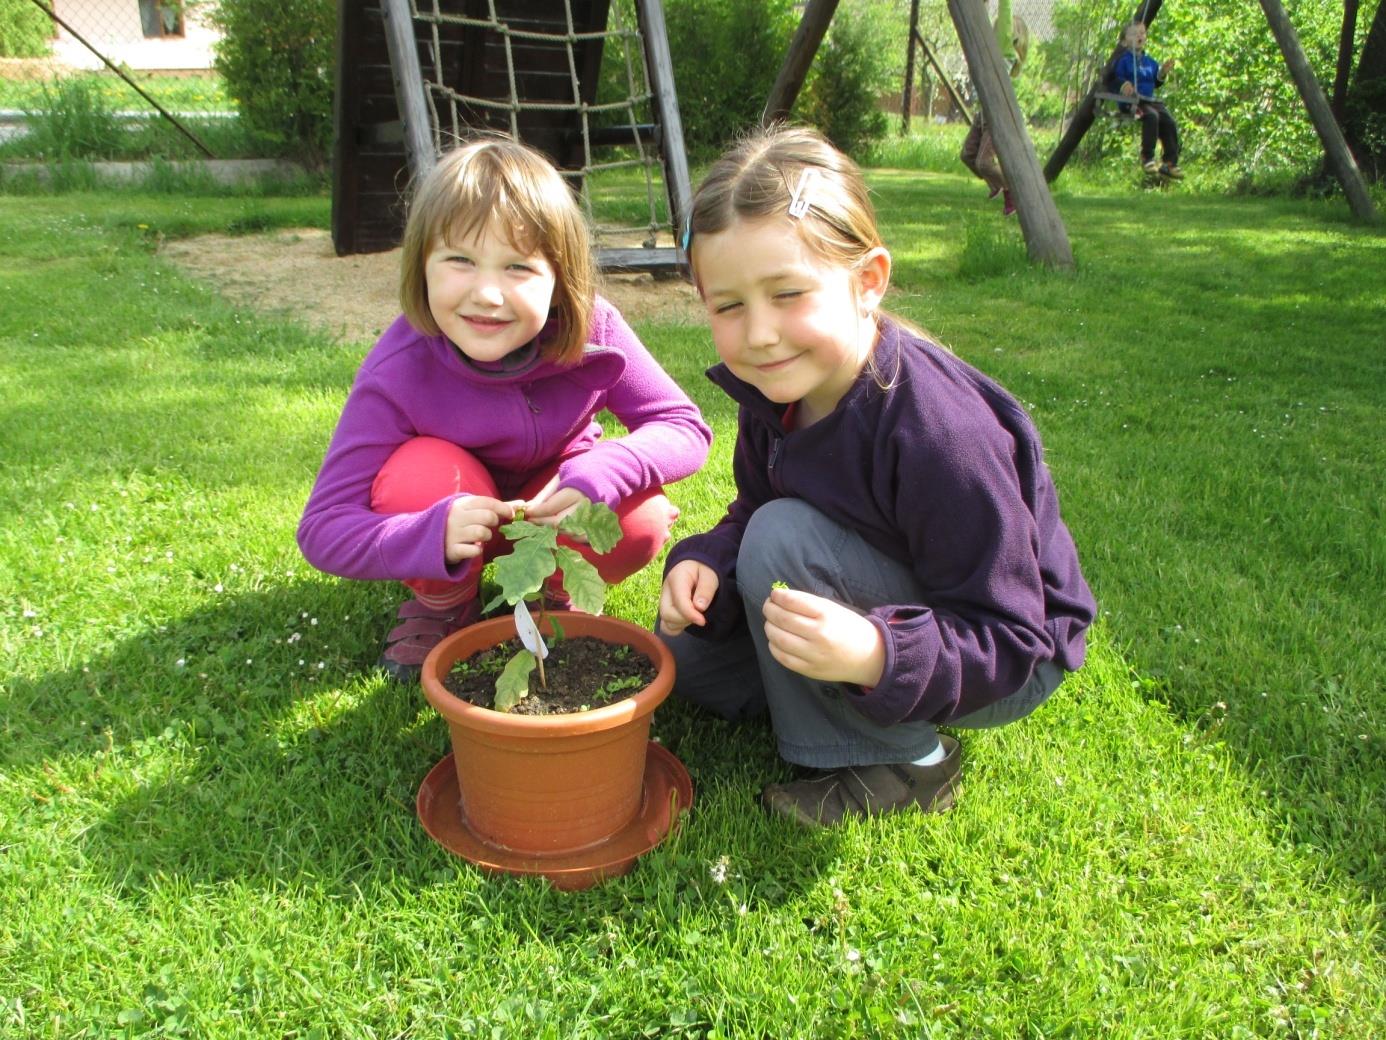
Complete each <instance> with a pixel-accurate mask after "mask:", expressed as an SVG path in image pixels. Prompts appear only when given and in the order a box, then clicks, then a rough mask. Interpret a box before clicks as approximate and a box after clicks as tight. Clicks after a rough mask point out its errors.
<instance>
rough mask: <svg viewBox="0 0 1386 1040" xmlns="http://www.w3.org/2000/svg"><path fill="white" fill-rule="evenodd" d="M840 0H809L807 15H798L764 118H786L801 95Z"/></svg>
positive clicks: (768, 120) (771, 119)
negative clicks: (797, 21) (797, 25)
mask: <svg viewBox="0 0 1386 1040" xmlns="http://www.w3.org/2000/svg"><path fill="white" fill-rule="evenodd" d="M837 3H838V0H808V6H807V7H805V8H804V16H803V17H802V18H801V19H799V28H797V29H795V30H794V39H792V40H790V42H789V53H788V54H786V55H785V56H784V64H783V65H781V66H780V74H779V75H778V76H776V77H775V85H774V86H773V87H771V88H770V97H769V99H768V100H767V101H766V102H765V111H764V112H763V113H762V114H761V122H763V123H766V124H769V123H773V122H775V121H776V120H779V119H787V118H788V117H789V111H790V109H792V108H793V107H794V102H795V100H797V99H798V97H799V90H800V88H802V87H803V85H804V78H805V77H806V76H807V75H808V70H809V66H810V65H812V64H813V56H814V55H815V54H817V53H818V45H819V44H821V43H822V42H823V37H824V36H825V35H827V32H828V23H829V22H831V21H832V20H833V12H834V11H836V10H837Z"/></svg>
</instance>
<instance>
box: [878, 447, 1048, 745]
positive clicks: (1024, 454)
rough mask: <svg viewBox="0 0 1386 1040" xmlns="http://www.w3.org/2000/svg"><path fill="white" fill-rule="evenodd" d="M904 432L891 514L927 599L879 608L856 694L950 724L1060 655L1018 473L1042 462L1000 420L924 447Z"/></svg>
mask: <svg viewBox="0 0 1386 1040" xmlns="http://www.w3.org/2000/svg"><path fill="white" fill-rule="evenodd" d="M916 440H917V439H916V438H912V437H907V436H903V435H902V436H897V437H896V443H897V445H899V456H898V457H899V460H900V461H899V465H898V467H897V468H896V473H897V474H910V478H909V480H908V481H905V480H901V481H900V482H899V486H900V488H901V490H900V493H899V494H898V496H897V498H896V502H897V515H896V522H897V523H898V524H899V527H900V529H901V530H902V531H905V532H907V541H908V551H909V556H910V559H911V560H912V561H914V562H913V567H914V569H915V572H916V574H917V575H918V577H919V581H920V584H921V585H922V586H923V587H924V588H925V589H926V590H927V593H926V596H925V599H926V600H927V602H922V603H908V604H893V605H885V606H880V607H877V608H875V609H873V610H871V611H870V612H869V613H868V615H867V616H868V618H869V619H870V620H871V622H872V624H874V625H875V626H876V629H877V631H879V632H880V633H881V636H882V638H883V639H884V642H885V649H886V661H885V668H884V671H883V673H882V679H881V681H880V683H879V684H878V685H876V686H875V687H873V688H870V689H868V690H864V691H863V692H862V695H861V696H859V697H853V698H851V703H852V704H853V705H854V706H855V707H856V708H857V709H858V710H859V711H860V712H861V713H862V714H864V715H865V716H867V717H868V718H870V719H872V720H873V721H875V722H877V723H878V724H881V725H891V724H893V723H897V722H903V721H913V720H917V719H927V720H929V721H931V722H934V723H942V722H946V721H948V720H949V719H953V718H957V717H960V716H962V715H966V714H969V713H971V712H972V711H975V710H977V709H978V708H981V707H984V706H986V705H987V704H990V703H993V702H995V701H997V700H1000V699H1002V698H1004V697H1007V696H1009V695H1010V694H1012V693H1014V692H1015V691H1016V690H1018V689H1019V688H1020V687H1021V686H1022V685H1024V683H1025V681H1026V680H1027V679H1028V678H1029V676H1030V673H1031V671H1032V670H1033V668H1034V666H1035V664H1036V663H1037V662H1038V661H1040V660H1048V659H1049V658H1051V657H1052V656H1053V655H1054V646H1053V640H1052V638H1051V637H1050V636H1049V634H1048V633H1047V631H1046V628H1045V596H1044V581H1043V577H1042V574H1041V568H1040V561H1039V549H1038V547H1039V543H1040V537H1039V533H1038V531H1037V525H1036V522H1035V519H1034V515H1033V513H1032V511H1031V509H1030V507H1029V504H1028V503H1027V502H1026V500H1025V498H1026V492H1025V490H1024V489H1025V488H1026V487H1027V486H1029V482H1028V480H1027V479H1026V476H1025V475H1023V474H1022V472H1021V471H1027V470H1030V469H1031V468H1032V467H1034V466H1036V465H1042V462H1041V461H1040V460H1039V458H1038V447H1037V445H1035V444H1021V445H1019V446H1015V445H1014V444H1013V442H1012V440H1011V437H1010V435H1009V434H1008V433H1007V431H1006V430H1004V429H1003V428H1001V427H1000V426H999V425H996V424H992V428H990V429H988V428H985V427H982V426H976V427H973V428H972V429H964V430H950V431H946V432H944V433H942V434H940V435H938V436H935V437H934V438H933V439H932V442H931V444H930V445H929V446H928V448H927V449H925V450H920V449H919V448H918V446H917V444H916V443H912V442H914V441H916Z"/></svg>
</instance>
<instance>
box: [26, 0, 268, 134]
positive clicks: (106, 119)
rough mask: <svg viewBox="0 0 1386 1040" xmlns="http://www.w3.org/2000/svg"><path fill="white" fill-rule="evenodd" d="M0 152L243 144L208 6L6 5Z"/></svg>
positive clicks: (135, 0) (154, 1) (96, 0)
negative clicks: (217, 56)
mask: <svg viewBox="0 0 1386 1040" xmlns="http://www.w3.org/2000/svg"><path fill="white" fill-rule="evenodd" d="M0 23H4V24H3V25H0V30H3V32H0V36H3V39H4V41H5V43H6V44H7V46H6V47H5V50H6V51H7V52H8V53H9V54H10V55H20V56H9V57H0V150H4V151H8V152H10V153H11V154H31V155H39V156H43V157H47V158H62V157H63V156H62V155H59V154H54V153H55V152H56V151H60V150H62V149H64V148H66V149H73V150H81V151H86V152H92V153H105V156H104V157H108V158H121V157H126V156H131V157H134V156H139V155H142V154H149V153H151V152H152V153H154V154H162V155H167V156H170V157H180V156H183V155H198V154H201V155H204V156H210V155H217V156H219V157H225V156H226V155H227V154H228V153H238V152H242V151H243V150H244V144H243V143H242V142H240V141H239V140H238V134H237V130H236V123H237V119H236V105H235V103H234V101H233V100H232V99H231V98H229V97H228V96H227V94H226V90H225V86H224V84H223V81H222V78H221V76H220V75H218V74H217V72H216V70H215V68H214V64H215V46H216V43H217V40H218V38H219V33H218V30H217V28H216V24H215V3H213V2H191V0H41V2H39V3H35V2H32V0H5V2H4V3H3V4H0Z"/></svg>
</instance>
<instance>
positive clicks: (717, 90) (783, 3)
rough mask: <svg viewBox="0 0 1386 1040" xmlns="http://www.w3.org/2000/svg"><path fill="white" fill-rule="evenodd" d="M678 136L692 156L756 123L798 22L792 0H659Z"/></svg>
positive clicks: (717, 148)
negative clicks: (675, 99) (679, 122)
mask: <svg viewBox="0 0 1386 1040" xmlns="http://www.w3.org/2000/svg"><path fill="white" fill-rule="evenodd" d="M664 17H665V21H666V23H667V24H668V29H669V40H670V43H671V46H672V49H673V55H674V82H675V84H676V87H677V89H678V95H679V114H680V116H681V118H682V120H683V133H684V143H685V146H686V147H687V149H688V153H689V156H690V158H691V159H693V160H694V161H695V162H696V161H699V160H706V159H708V158H711V157H712V156H715V155H716V154H718V153H719V152H721V150H722V149H723V148H724V147H725V146H726V144H727V143H728V142H729V141H730V140H731V139H732V138H733V137H735V136H736V134H737V133H738V132H740V131H742V130H745V129H746V128H747V127H751V126H755V125H757V124H758V123H759V122H760V117H761V113H762V112H763V111H764V109H765V101H766V99H767V98H768V97H769V96H770V88H771V87H772V86H773V85H774V82H775V76H776V74H777V73H778V72H779V70H780V65H781V63H782V62H783V61H784V55H785V52H786V51H787V50H788V48H789V40H790V37H791V36H792V35H793V33H794V27H795V25H796V24H797V23H798V16H797V14H795V12H794V7H793V3H792V0H665V3H664Z"/></svg>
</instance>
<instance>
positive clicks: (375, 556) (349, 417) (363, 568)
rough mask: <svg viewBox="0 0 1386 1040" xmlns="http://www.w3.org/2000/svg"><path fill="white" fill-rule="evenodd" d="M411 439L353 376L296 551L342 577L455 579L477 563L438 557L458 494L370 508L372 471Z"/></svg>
mask: <svg viewBox="0 0 1386 1040" xmlns="http://www.w3.org/2000/svg"><path fill="white" fill-rule="evenodd" d="M413 436H415V430H414V428H413V424H412V423H411V422H410V421H409V418H408V416H407V415H405V413H404V412H403V410H402V409H401V408H400V407H399V406H398V404H397V403H396V402H395V401H394V399H393V398H392V397H391V395H389V394H388V393H386V392H385V391H384V390H383V389H382V387H381V386H380V385H379V384H378V383H377V381H376V380H375V379H374V378H372V377H371V376H370V375H368V374H365V373H362V374H361V375H358V377H357V380H356V383H355V384H354V385H353V386H352V388H351V392H350V394H348V396H347V400H346V404H345V405H344V406H343V408H342V416H341V419H340V420H339V421H338V423H337V429H336V432H335V433H333V435H332V441H331V443H330V444H329V446H328V449H327V455H326V457H325V458H324V459H323V463H322V468H321V469H320V470H319V471H318V477H317V480H316V481H315V482H314V484H313V490H312V492H311V493H310V494H309V496H308V504H307V505H306V506H305V507H304V510H303V518H302V519H301V520H300V521H299V525H298V544H299V548H300V549H301V550H302V551H303V555H304V557H305V558H306V559H307V560H308V562H309V563H311V564H312V565H313V566H314V567H316V568H318V569H319V570H321V571H326V572H327V573H329V574H336V575H339V576H341V577H343V578H357V579H366V580H371V579H376V580H378V579H394V580H405V579H411V578H437V579H444V580H451V581H456V580H459V579H461V578H462V577H464V576H465V575H466V573H467V571H468V569H469V568H470V567H472V566H474V565H475V563H474V561H471V560H467V561H463V562H462V563H460V564H457V565H455V566H449V565H448V563H447V560H446V558H445V556H444V532H445V530H446V527H447V518H448V510H449V509H450V508H451V506H452V503H453V501H454V500H455V499H456V498H457V497H458V496H456V495H454V496H450V497H448V498H445V499H443V500H441V501H439V502H436V503H434V504H433V505H432V506H430V507H429V508H428V509H425V510H422V511H420V512H416V513H395V514H385V513H376V512H374V511H372V509H371V486H372V485H373V484H374V482H375V477H376V474H378V473H379V472H380V469H381V467H382V466H384V465H385V462H386V460H388V459H389V457H390V456H391V455H392V454H393V453H394V451H395V450H396V449H397V448H398V447H399V446H400V445H401V444H403V443H404V442H405V441H406V440H409V439H410V438H411V437H413ZM463 493H465V492H463Z"/></svg>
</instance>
